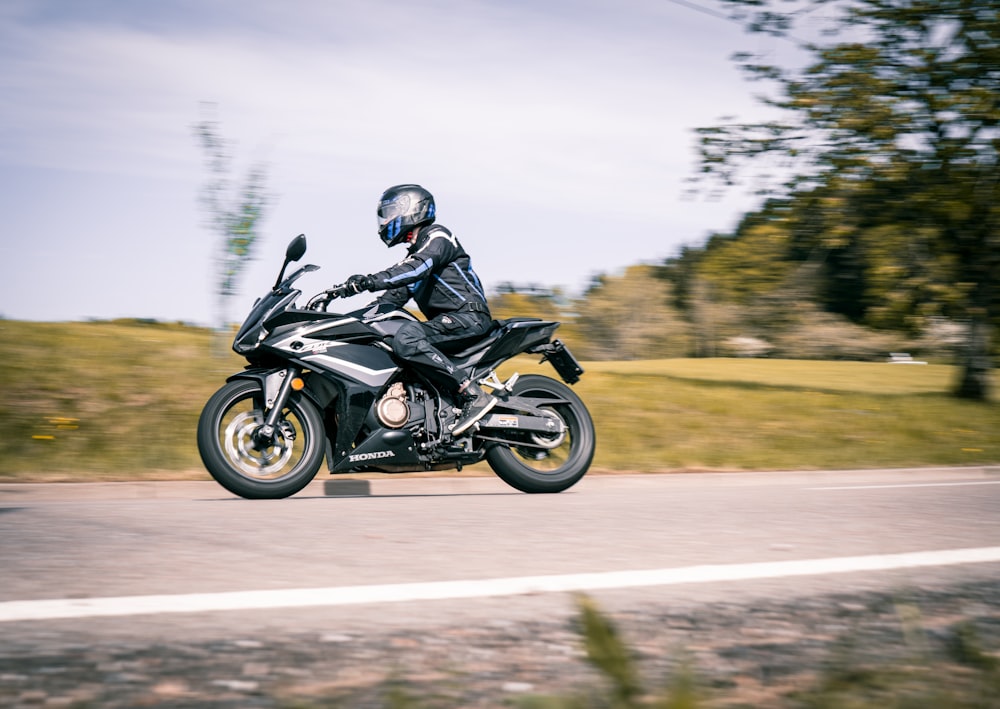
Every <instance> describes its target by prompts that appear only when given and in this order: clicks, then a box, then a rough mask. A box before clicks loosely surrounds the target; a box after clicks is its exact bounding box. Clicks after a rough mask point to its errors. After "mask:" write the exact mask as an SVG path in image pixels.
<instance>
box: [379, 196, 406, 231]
mask: <svg viewBox="0 0 1000 709" xmlns="http://www.w3.org/2000/svg"><path fill="white" fill-rule="evenodd" d="M409 207H410V197H409V195H405V194H401V195H398V196H396V197H394V198H392V199H387V200H384V201H383V202H380V203H379V205H378V225H379V227H383V226H385V225H386V224H388V223H389V222H391V221H392V220H393V219H395V218H397V217H401V216H405V215H406V211H407V209H409Z"/></svg>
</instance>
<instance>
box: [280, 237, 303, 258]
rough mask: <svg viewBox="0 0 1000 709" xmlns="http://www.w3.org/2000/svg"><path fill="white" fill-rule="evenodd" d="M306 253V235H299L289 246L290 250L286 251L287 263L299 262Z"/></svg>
mask: <svg viewBox="0 0 1000 709" xmlns="http://www.w3.org/2000/svg"><path fill="white" fill-rule="evenodd" d="M305 253H306V235H305V234H299V235H298V236H296V237H295V238H294V239H292V241H291V243H289V244H288V248H287V249H285V260H286V261H298V260H299V259H300V258H302V256H303V255H304V254H305Z"/></svg>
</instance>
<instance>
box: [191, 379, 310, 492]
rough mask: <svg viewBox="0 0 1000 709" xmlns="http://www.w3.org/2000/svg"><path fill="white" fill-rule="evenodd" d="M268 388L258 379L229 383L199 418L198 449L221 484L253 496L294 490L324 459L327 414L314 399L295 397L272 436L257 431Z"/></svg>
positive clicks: (299, 488) (308, 479) (206, 405)
mask: <svg viewBox="0 0 1000 709" xmlns="http://www.w3.org/2000/svg"><path fill="white" fill-rule="evenodd" d="M263 399H264V393H263V391H262V390H261V387H260V384H259V383H258V382H255V381H250V380H245V379H236V380H234V381H231V382H229V383H227V384H226V385H225V386H223V387H222V388H221V389H219V391H217V392H215V394H214V395H212V397H211V398H210V399H209V400H208V403H207V404H205V408H204V409H203V410H202V412H201V418H200V419H199V421H198V452H199V453H201V460H202V462H203V463H204V464H205V467H206V468H207V469H208V472H209V473H211V475H212V477H213V478H215V480H216V482H218V483H219V484H220V485H222V487H224V488H226V489H227V490H229V491H230V492H231V493H233V494H235V495H239V496H240V497H245V498H248V499H253V500H261V499H278V498H282V497H288V496H289V495H294V494H295V493H297V492H298V491H299V490H301V489H302V488H304V487H305V486H306V485H308V484H309V483H310V481H312V479H313V478H314V477H315V476H316V473H317V471H319V467H320V465H321V464H322V463H323V453H324V447H325V446H324V434H323V418H322V416H320V413H319V411H317V410H316V407H315V406H314V405H313V403H312V402H311V401H309V400H308V399H306V398H305V397H293V398H292V399H289V401H288V403H287V404H286V405H285V408H284V410H283V411H282V412H281V416H280V417H279V419H278V424H277V426H276V427H275V428H276V430H275V433H274V436H273V437H272V438H271V439H270V441H268V442H267V443H266V444H265V443H263V442H261V441H260V440H259V438H258V436H257V435H256V434H257V433H258V429H260V427H261V426H262V425H263V424H264V408H263Z"/></svg>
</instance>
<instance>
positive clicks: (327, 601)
mask: <svg viewBox="0 0 1000 709" xmlns="http://www.w3.org/2000/svg"><path fill="white" fill-rule="evenodd" d="M988 562H1000V547H982V548H972V549H947V550H942V551H920V552H908V553H903V554H877V555H871V556H846V557H834V558H829V559H801V560H798V561H773V562H757V563H748V564H719V565H705V566H685V567H680V568H674V569H645V570H638V571H607V572H597V573H584V574H564V575H553V576H521V577H513V578H495V579H479V580H466V581H435V582H425V583H397V584H379V585H372V586H333V587H329V588H291V589H283V590H271V591H232V592H224V593H186V594H177V595H160V596H122V597H118V598H58V599H52V600H40V601H6V602H2V603H0V622H11V621H24V620H51V619H56V618H92V617H98V616H123V615H140V614H148V613H154V614H155V613H202V612H207V611H232V610H248V609H264V608H302V607H307V606H344V605H362V604H372V603H397V602H402V601H425V600H445V599H456V598H486V597H493V596H516V595H524V594H532V593H558V592H566V591H593V590H599V589H615V588H631V587H642V586H670V585H675V584H693V583H713V582H718V581H745V580H749V579H764V578H781V577H788V576H812V575H818V574H843V573H850V572H858V571H889V570H893V569H911V568H917V567H922V566H948V565H953V564H981V563H988Z"/></svg>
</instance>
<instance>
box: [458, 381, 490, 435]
mask: <svg viewBox="0 0 1000 709" xmlns="http://www.w3.org/2000/svg"><path fill="white" fill-rule="evenodd" d="M458 393H459V395H460V396H463V397H464V398H465V406H464V407H463V408H462V413H461V415H459V417H458V423H456V424H455V426H454V427H453V428H452V429H451V434H452V435H453V436H457V435H459V434H461V433H462V432H464V431H465V430H466V429H468V428H469V426H471V425H472V424H474V423H476V421H478V420H479V419H481V418H482V417H483V416H485V415H486V414H487V413H489V411H490V409H492V408H493V407H494V406H496V404H497V398H496V397H495V396H490V395H489V394H487V393H486V392H485V391H483V390H482V388H480V386H479V385H478V384H476V383H475V382H473V381H469V382H466V383H465V384H464V385H463V386H462V388H461V389H459V392H458Z"/></svg>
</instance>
